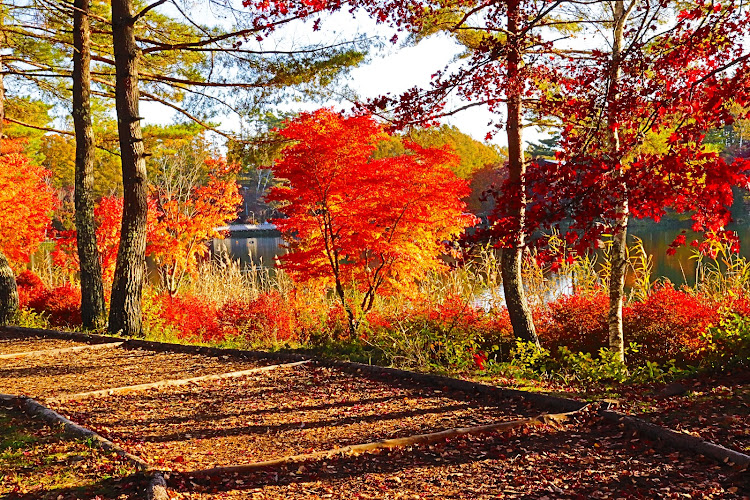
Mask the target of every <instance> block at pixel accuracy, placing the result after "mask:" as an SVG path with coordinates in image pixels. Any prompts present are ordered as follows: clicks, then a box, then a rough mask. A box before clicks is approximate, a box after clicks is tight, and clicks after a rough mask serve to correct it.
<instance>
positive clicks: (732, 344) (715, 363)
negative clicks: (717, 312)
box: [703, 311, 750, 367]
mask: <svg viewBox="0 0 750 500" xmlns="http://www.w3.org/2000/svg"><path fill="white" fill-rule="evenodd" d="M721 316H722V317H721V319H720V321H719V324H718V326H711V327H709V328H708V329H707V331H706V333H705V334H704V335H703V339H704V341H705V342H706V347H705V348H704V349H703V355H704V358H703V364H704V365H708V366H711V367H726V366H729V365H736V364H741V365H746V366H747V365H750V317H747V316H741V315H739V314H737V313H733V312H728V311H723V312H722V314H721Z"/></svg>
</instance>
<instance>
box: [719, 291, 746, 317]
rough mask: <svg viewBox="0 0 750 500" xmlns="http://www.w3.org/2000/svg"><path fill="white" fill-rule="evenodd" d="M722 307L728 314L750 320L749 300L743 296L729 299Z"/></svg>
mask: <svg viewBox="0 0 750 500" xmlns="http://www.w3.org/2000/svg"><path fill="white" fill-rule="evenodd" d="M722 305H723V306H724V307H726V308H727V309H729V312H732V313H735V314H739V315H740V316H744V317H746V318H750V298H748V297H746V296H745V295H741V296H734V297H732V298H729V299H727V300H726V302H725V303H724V304H722Z"/></svg>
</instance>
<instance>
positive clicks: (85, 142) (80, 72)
mask: <svg viewBox="0 0 750 500" xmlns="http://www.w3.org/2000/svg"><path fill="white" fill-rule="evenodd" d="M73 5H74V7H75V12H74V14H73V47H74V50H73V125H74V127H75V134H76V167H75V208H76V214H75V222H76V230H77V232H78V238H77V242H78V260H79V262H80V263H81V320H82V322H83V327H84V328H88V329H95V328H101V327H103V326H104V325H105V323H106V312H107V311H106V306H105V304H104V286H103V284H102V266H101V263H100V261H99V252H98V251H97V247H96V222H95V221H94V197H93V196H92V188H93V186H94V129H93V127H92V125H91V68H90V66H91V27H90V22H89V15H88V14H89V8H90V6H89V0H75V1H74V4H73Z"/></svg>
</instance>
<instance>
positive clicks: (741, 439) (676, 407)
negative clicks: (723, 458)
mask: <svg viewBox="0 0 750 500" xmlns="http://www.w3.org/2000/svg"><path fill="white" fill-rule="evenodd" d="M675 392H678V393H679V394H673V393H675ZM644 396H645V397H644ZM619 404H620V406H621V407H622V410H623V411H626V412H628V413H631V414H633V415H636V416H638V417H640V418H643V419H645V420H648V421H650V422H653V423H656V424H659V425H663V426H665V427H669V428H670V429H673V430H676V431H681V432H686V433H688V434H692V435H694V436H698V437H701V438H703V439H706V440H708V441H712V442H714V443H717V444H721V445H723V446H726V447H728V448H732V449H735V450H737V451H741V452H743V453H745V454H750V371H748V370H738V371H736V372H734V373H727V374H723V375H721V376H702V377H697V378H694V379H687V380H683V381H680V382H675V383H673V384H669V385H667V386H666V387H660V388H652V389H651V390H650V391H648V392H647V393H646V394H645V395H644V393H640V394H638V393H637V391H633V390H631V391H628V392H627V393H626V397H624V398H620V399H619Z"/></svg>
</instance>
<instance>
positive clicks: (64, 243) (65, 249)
mask: <svg viewBox="0 0 750 500" xmlns="http://www.w3.org/2000/svg"><path fill="white" fill-rule="evenodd" d="M151 212H153V207H151ZM94 219H95V220H96V246H97V250H98V251H99V259H100V261H101V266H102V277H103V279H104V281H105V283H108V284H111V283H112V278H113V277H114V274H115V264H116V262H117V250H118V248H119V246H120V226H121V225H122V198H120V197H117V196H107V197H104V198H102V199H101V200H99V203H97V204H96V207H95V208H94ZM77 234H78V233H77V231H76V230H75V229H73V230H69V231H59V232H58V233H57V238H56V241H55V242H56V247H55V251H54V252H53V253H52V258H53V259H54V262H55V264H56V265H58V266H60V267H61V268H63V269H67V270H69V271H73V272H76V271H78V269H79V263H78V251H77V247H76V237H77Z"/></svg>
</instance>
